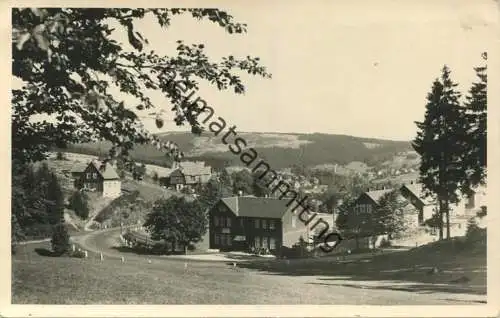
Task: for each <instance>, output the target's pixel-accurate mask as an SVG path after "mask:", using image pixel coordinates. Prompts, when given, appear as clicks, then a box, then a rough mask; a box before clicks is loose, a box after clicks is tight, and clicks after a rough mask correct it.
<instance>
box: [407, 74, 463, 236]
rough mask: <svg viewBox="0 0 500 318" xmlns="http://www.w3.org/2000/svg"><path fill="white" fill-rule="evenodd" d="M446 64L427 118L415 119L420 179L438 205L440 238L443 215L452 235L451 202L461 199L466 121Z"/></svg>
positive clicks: (432, 94)
mask: <svg viewBox="0 0 500 318" xmlns="http://www.w3.org/2000/svg"><path fill="white" fill-rule="evenodd" d="M450 73H451V71H450V69H449V68H448V67H447V66H446V65H445V66H444V67H443V69H442V73H441V77H440V78H439V79H436V80H435V81H434V83H433V85H432V90H431V92H430V93H429V94H428V96H427V105H426V111H425V118H424V121H423V122H416V125H417V128H418V131H417V136H416V138H415V139H414V140H413V143H412V145H413V148H414V149H415V151H416V152H417V153H418V154H420V156H421V163H420V169H419V170H420V171H419V172H420V176H419V182H420V183H421V184H422V185H423V190H424V194H425V195H426V196H427V197H429V196H431V197H434V198H436V199H437V202H438V204H439V211H438V224H439V239H443V217H445V218H446V237H447V238H449V237H450V236H451V234H450V213H449V205H450V203H456V202H458V201H459V196H458V194H457V191H458V190H459V185H460V182H461V179H463V155H462V154H463V149H462V146H461V145H462V144H463V141H464V140H466V138H467V137H466V135H467V134H466V130H467V123H466V119H465V117H464V111H463V108H462V107H461V106H460V101H459V100H460V97H461V94H460V92H459V91H458V90H457V89H456V87H457V86H458V84H456V83H454V82H453V81H452V80H451V77H450Z"/></svg>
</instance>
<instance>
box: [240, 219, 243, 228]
mask: <svg viewBox="0 0 500 318" xmlns="http://www.w3.org/2000/svg"><path fill="white" fill-rule="evenodd" d="M240 226H241V227H243V219H240Z"/></svg>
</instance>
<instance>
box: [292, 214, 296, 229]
mask: <svg viewBox="0 0 500 318" xmlns="http://www.w3.org/2000/svg"><path fill="white" fill-rule="evenodd" d="M296 221H297V220H296V219H295V218H294V217H293V216H292V227H293V228H295V227H296V226H297V224H296Z"/></svg>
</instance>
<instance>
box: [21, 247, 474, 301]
mask: <svg viewBox="0 0 500 318" xmlns="http://www.w3.org/2000/svg"><path fill="white" fill-rule="evenodd" d="M48 247H49V244H42V243H41V244H38V245H34V244H33V245H28V246H21V247H20V249H19V251H18V253H17V254H16V255H15V256H14V257H13V261H12V268H13V270H12V303H14V304H329V305H332V304H337V305H348V304H350V305H402V304H404V305H433V304H441V305H443V304H455V305H456V304H457V301H458V302H464V301H467V302H469V304H470V302H471V301H472V302H474V301H475V300H471V299H470V297H469V296H468V297H465V296H463V295H462V296H460V295H459V294H457V296H456V297H453V296H450V294H449V293H442V292H430V293H429V292H425V293H423V292H418V291H417V292H401V291H398V290H395V289H392V290H391V289H389V288H387V289H377V290H376V289H372V290H369V291H368V290H367V289H366V288H365V286H366V284H365V285H364V286H362V285H357V286H354V285H353V286H347V285H348V284H351V283H353V281H351V280H342V279H341V278H340V277H337V279H339V280H338V281H336V283H334V284H329V283H322V280H321V279H323V278H321V277H311V276H304V277H298V276H296V277H291V276H286V275H273V274H272V273H262V272H259V271H254V270H248V269H242V268H238V267H237V268H232V266H228V265H227V264H224V263H198V262H189V261H187V262H186V264H188V266H187V268H185V267H184V266H185V262H182V261H166V260H158V259H155V258H152V259H151V263H149V262H148V261H147V258H146V257H144V258H141V257H135V258H132V257H130V258H128V256H127V255H126V254H124V255H125V258H126V259H125V263H122V262H121V260H120V259H119V258H113V259H111V258H107V257H106V256H105V259H104V261H103V262H101V261H100V259H99V257H97V255H95V254H90V255H89V258H88V259H77V258H67V257H50V256H41V255H39V254H37V253H36V252H35V249H36V248H38V249H41V248H48ZM39 253H40V252H39ZM40 254H43V253H40ZM330 279H333V278H330ZM362 288H363V289H362ZM466 296H467V295H466ZM452 298H453V299H452ZM476 298H477V297H476ZM480 298H481V299H482V297H480ZM450 299H452V300H450Z"/></svg>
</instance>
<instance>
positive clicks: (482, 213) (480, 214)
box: [476, 205, 487, 218]
mask: <svg viewBox="0 0 500 318" xmlns="http://www.w3.org/2000/svg"><path fill="white" fill-rule="evenodd" d="M476 215H477V216H478V217H480V218H483V217H485V216H486V215H487V208H486V206H484V205H483V206H481V210H479V211H478V212H477V213H476Z"/></svg>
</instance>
